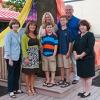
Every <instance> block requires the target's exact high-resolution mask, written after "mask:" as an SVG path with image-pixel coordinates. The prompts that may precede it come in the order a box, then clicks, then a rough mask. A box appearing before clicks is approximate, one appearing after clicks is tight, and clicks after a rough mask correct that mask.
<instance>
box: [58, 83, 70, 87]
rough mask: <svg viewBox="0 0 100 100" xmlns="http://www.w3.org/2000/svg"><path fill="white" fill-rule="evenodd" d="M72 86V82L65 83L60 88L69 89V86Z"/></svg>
mask: <svg viewBox="0 0 100 100" xmlns="http://www.w3.org/2000/svg"><path fill="white" fill-rule="evenodd" d="M70 85H71V83H70V82H64V84H62V85H61V86H60V87H61V88H65V87H68V86H70Z"/></svg>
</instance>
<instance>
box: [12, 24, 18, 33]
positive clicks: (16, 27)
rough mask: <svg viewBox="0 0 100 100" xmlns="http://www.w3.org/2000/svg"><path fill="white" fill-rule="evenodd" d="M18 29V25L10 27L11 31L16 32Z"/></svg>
mask: <svg viewBox="0 0 100 100" xmlns="http://www.w3.org/2000/svg"><path fill="white" fill-rule="evenodd" d="M18 29H19V24H17V23H15V24H13V25H12V30H13V31H17V30H18Z"/></svg>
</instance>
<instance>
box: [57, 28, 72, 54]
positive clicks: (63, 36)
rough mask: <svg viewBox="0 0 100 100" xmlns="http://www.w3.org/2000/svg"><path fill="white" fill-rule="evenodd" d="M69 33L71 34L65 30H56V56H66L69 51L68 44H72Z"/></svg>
mask: <svg viewBox="0 0 100 100" xmlns="http://www.w3.org/2000/svg"><path fill="white" fill-rule="evenodd" d="M70 33H71V32H70V31H69V30H68V29H67V28H66V29H65V30H62V29H58V31H57V36H58V54H63V55H65V54H67V52H68V49H69V43H70V42H73V40H72V39H71V35H70Z"/></svg>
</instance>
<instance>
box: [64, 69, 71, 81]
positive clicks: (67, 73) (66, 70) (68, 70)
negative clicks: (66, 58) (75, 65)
mask: <svg viewBox="0 0 100 100" xmlns="http://www.w3.org/2000/svg"><path fill="white" fill-rule="evenodd" d="M65 72H66V81H67V82H70V76H71V68H66V69H65Z"/></svg>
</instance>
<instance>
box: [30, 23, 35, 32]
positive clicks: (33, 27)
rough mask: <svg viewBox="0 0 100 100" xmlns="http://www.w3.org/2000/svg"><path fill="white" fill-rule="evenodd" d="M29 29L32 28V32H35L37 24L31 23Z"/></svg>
mask: <svg viewBox="0 0 100 100" xmlns="http://www.w3.org/2000/svg"><path fill="white" fill-rule="evenodd" d="M29 30H30V31H31V32H34V31H35V30H36V25H35V24H30V25H29Z"/></svg>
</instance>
